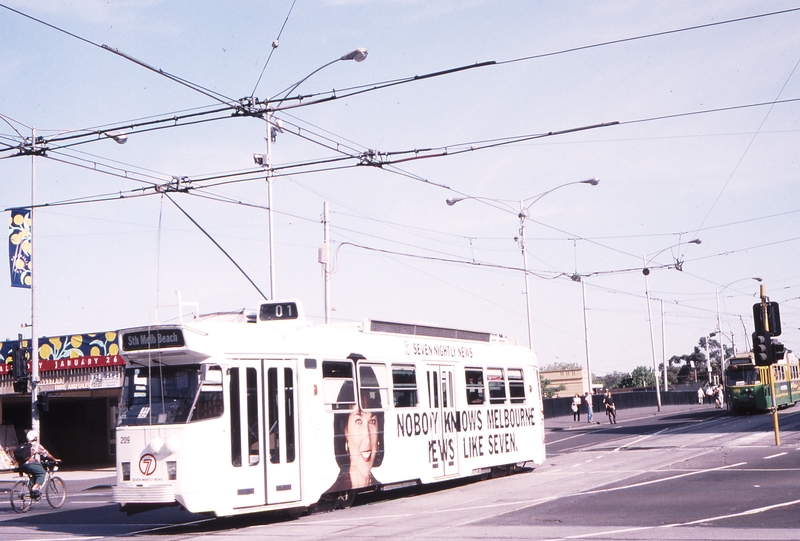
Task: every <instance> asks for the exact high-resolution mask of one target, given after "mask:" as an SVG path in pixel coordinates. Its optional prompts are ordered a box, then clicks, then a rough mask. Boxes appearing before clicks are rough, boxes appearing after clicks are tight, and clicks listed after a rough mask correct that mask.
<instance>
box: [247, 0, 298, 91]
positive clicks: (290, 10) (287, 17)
mask: <svg viewBox="0 0 800 541" xmlns="http://www.w3.org/2000/svg"><path fill="white" fill-rule="evenodd" d="M296 3H297V0H292V5H291V6H289V12H288V13H287V14H286V19H284V21H283V24H282V25H281V29H280V30H279V31H278V36H277V37H276V38H275V41H273V42H272V48H271V49H270V51H269V56H267V61H266V62H264V67H263V68H261V75H259V76H258V80H257V81H256V86H254V87H253V91H252V92H251V93H250V97H251V98H253V97H255V95H256V90H257V89H258V85H259V84H260V83H261V78H262V77H263V76H264V71H266V69H267V66H268V65H269V61H270V60H271V59H272V53H274V52H275V49H277V48H278V45H279V44H280V40H281V36H282V35H283V29H284V28H286V23H288V22H289V16H290V15H291V14H292V10H294V5H295V4H296Z"/></svg>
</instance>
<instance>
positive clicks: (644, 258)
mask: <svg viewBox="0 0 800 541" xmlns="http://www.w3.org/2000/svg"><path fill="white" fill-rule="evenodd" d="M702 242H703V241H702V240H701V239H692V240H690V241H689V242H688V243H687V244H702ZM681 244H683V243H682V242H679V243H677V244H673V245H672V246H667V247H666V248H664V249H663V250H659V251H658V252H656V253H654V254H652V255H651V256H650V258H649V259H648V257H647V256H646V255H643V256H642V263H643V266H642V274H644V293H645V296H646V297H647V321H648V323H649V324H650V350H651V352H652V354H653V376H655V379H656V402H657V405H658V411H661V389H660V387H659V385H658V366H657V365H656V342H655V337H654V336H653V312H652V310H651V308H650V282H649V281H648V279H647V277H648V276H649V274H650V269H649V268H647V265H648V264H649V263H651V262H652V261H653V259H655V258H656V257H658V256H659V255H660V254H662V253H664V252H666V251H667V250H671V249H672V248H675V247H676V246H680V245H681ZM682 265H683V262H682V261H680V260H677V259H676V260H675V269H676V270H682V268H681V266H682ZM662 309H663V302H662ZM661 319H662V321H663V319H664V316H663V314H662V316H661ZM661 345H662V348H661V349H662V355H663V356H664V363H663V364H664V378H663V379H664V391H665V392H666V391H667V390H669V387H668V383H667V359H666V354H665V352H664V333H663V331H662V333H661Z"/></svg>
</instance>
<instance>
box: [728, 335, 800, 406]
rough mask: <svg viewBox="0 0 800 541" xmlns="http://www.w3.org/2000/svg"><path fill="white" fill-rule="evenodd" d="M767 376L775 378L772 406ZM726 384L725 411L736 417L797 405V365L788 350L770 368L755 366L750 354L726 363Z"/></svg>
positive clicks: (799, 369)
mask: <svg viewBox="0 0 800 541" xmlns="http://www.w3.org/2000/svg"><path fill="white" fill-rule="evenodd" d="M770 373H773V374H775V387H774V388H775V401H774V402H773V396H772V393H773V391H772V385H770ZM725 384H726V392H725V394H726V397H727V402H728V408H729V409H730V410H731V411H733V412H735V413H742V412H749V411H767V410H770V409H772V407H773V404H775V405H777V406H778V407H779V408H781V407H788V406H793V405H794V404H795V403H796V402H798V401H800V363H798V359H797V356H796V355H795V354H794V353H792V352H791V351H789V350H786V352H785V353H784V355H783V358H782V359H780V360H779V361H778V362H777V363H775V364H774V365H772V366H756V363H755V361H754V358H753V354H752V353H740V354H738V355H734V356H733V357H731V358H730V359H728V361H727V362H726V367H725Z"/></svg>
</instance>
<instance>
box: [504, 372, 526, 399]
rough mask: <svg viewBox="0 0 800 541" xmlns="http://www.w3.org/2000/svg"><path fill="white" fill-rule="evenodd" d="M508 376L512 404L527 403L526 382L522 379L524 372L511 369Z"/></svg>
mask: <svg viewBox="0 0 800 541" xmlns="http://www.w3.org/2000/svg"><path fill="white" fill-rule="evenodd" d="M506 373H507V375H508V395H509V397H510V398H511V403H512V404H524V403H525V380H524V379H523V377H522V370H521V369H519V368H509V369H508V370H507V371H506Z"/></svg>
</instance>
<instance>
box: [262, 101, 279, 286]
mask: <svg viewBox="0 0 800 541" xmlns="http://www.w3.org/2000/svg"><path fill="white" fill-rule="evenodd" d="M265 105H268V104H265ZM264 114H265V119H266V121H267V156H266V158H267V163H266V164H264V165H265V166H266V172H267V207H269V209H268V210H267V220H268V222H269V298H270V299H272V300H274V299H275V295H277V293H276V286H275V221H274V218H273V212H272V124H271V121H272V113H270V112H269V107H267V112H266V113H264Z"/></svg>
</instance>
